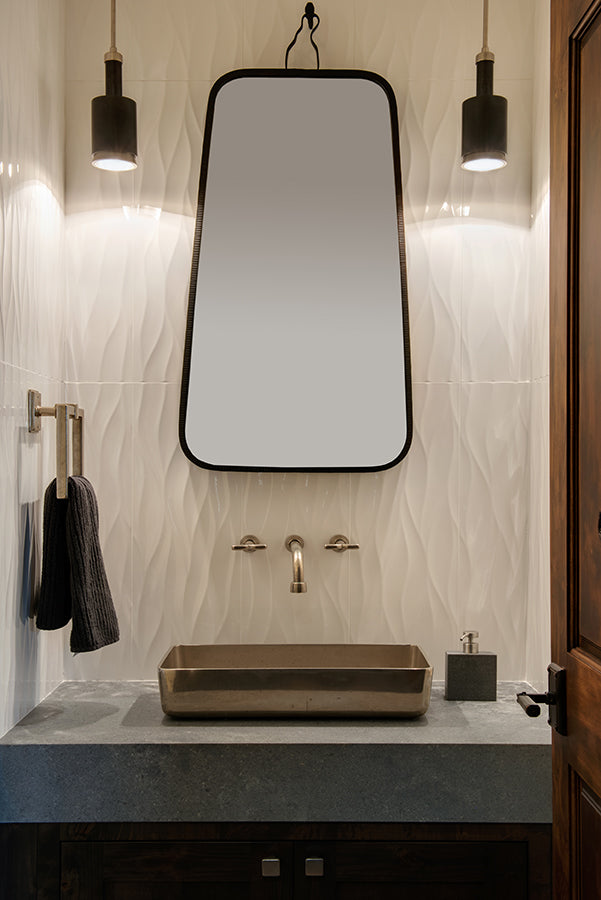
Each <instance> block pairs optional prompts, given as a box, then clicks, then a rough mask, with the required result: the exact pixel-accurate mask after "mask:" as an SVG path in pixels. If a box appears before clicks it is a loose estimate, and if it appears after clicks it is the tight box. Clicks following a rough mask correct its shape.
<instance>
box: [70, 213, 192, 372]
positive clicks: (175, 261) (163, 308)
mask: <svg viewBox="0 0 601 900" xmlns="http://www.w3.org/2000/svg"><path fill="white" fill-rule="evenodd" d="M193 232H194V222H193V220H192V219H189V218H186V217H183V216H174V215H171V214H168V213H167V214H166V213H163V214H162V215H161V216H160V218H159V219H158V220H156V219H154V218H153V217H152V216H146V215H144V214H142V215H139V216H137V215H135V214H132V216H130V217H129V218H128V217H126V216H125V215H124V213H123V210H121V209H113V210H102V211H101V210H96V211H93V212H90V213H87V214H83V213H82V214H80V215H76V216H69V217H68V222H67V238H66V241H67V262H68V278H69V284H70V304H71V315H70V318H69V325H68V329H67V353H68V374H69V377H70V378H76V379H80V380H82V381H104V380H106V381H132V380H135V381H179V380H180V378H181V367H182V359H183V347H184V338H185V323H186V309H187V302H188V282H189V277H190V276H189V273H190V265H191V259H192V238H193ZM90 338H91V339H90ZM82 350H85V352H82Z"/></svg>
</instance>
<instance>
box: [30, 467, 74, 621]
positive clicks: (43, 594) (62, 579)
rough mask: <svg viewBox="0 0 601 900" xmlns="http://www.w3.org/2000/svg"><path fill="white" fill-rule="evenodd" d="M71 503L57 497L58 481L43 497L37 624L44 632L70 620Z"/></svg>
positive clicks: (51, 484) (49, 486)
mask: <svg viewBox="0 0 601 900" xmlns="http://www.w3.org/2000/svg"><path fill="white" fill-rule="evenodd" d="M68 503H69V501H68V500H59V499H58V498H57V496H56V478H54V479H53V480H52V481H51V482H50V484H49V485H48V487H47V488H46V493H45V494H44V526H43V537H42V547H43V551H42V583H41V585H40V596H39V600H38V608H37V614H36V624H37V626H38V628H42V629H44V631H53V630H54V629H55V628H62V627H63V625H66V624H67V622H68V621H69V619H70V618H71V587H70V565H69V554H68V551H67V505H68Z"/></svg>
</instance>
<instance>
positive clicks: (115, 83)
mask: <svg viewBox="0 0 601 900" xmlns="http://www.w3.org/2000/svg"><path fill="white" fill-rule="evenodd" d="M122 66H123V56H122V55H121V54H120V53H119V51H118V50H117V46H116V43H115V0H111V46H110V49H109V51H108V53H105V54H104V67H105V82H106V94H104V95H103V96H101V97H94V99H93V100H92V165H93V166H96V168H97V169H107V170H108V171H110V172H126V171H127V170H129V169H135V168H136V166H137V165H138V139H137V128H136V103H135V100H132V99H131V98H130V97H123V95H122V77H121V68H122Z"/></svg>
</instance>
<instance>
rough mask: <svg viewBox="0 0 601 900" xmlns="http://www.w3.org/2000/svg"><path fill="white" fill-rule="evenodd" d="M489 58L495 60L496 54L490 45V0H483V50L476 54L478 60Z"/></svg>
mask: <svg viewBox="0 0 601 900" xmlns="http://www.w3.org/2000/svg"><path fill="white" fill-rule="evenodd" d="M483 59H489V60H492V62H494V59H495V54H494V53H493V52H492V51H491V49H490V47H489V46H488V0H482V50H481V51H480V53H478V55H477V56H476V62H477V63H478V62H482V60H483Z"/></svg>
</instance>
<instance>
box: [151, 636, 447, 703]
mask: <svg viewBox="0 0 601 900" xmlns="http://www.w3.org/2000/svg"><path fill="white" fill-rule="evenodd" d="M295 652H296V654H297V658H296V659H294V658H293V659H292V660H291V659H290V654H294V653H295ZM203 653H206V656H207V658H206V659H205V660H204V661H203V658H202V657H203ZM186 654H187V657H186ZM228 654H229V655H228ZM254 654H256V656H254ZM265 654H266V655H267V657H268V660H269V661H270V662H271V664H270V665H266V664H265V658H264V656H265ZM305 654H306V655H308V657H309V662H308V661H307V659H306V657H305V656H304V655H305ZM337 654H338V655H337ZM365 654H367V656H368V659H369V664H368V665H366V664H365V660H364V656H365ZM340 655H342V657H343V661H344V662H345V663H346V664H345V665H340ZM190 656H193V662H194V665H192V664H190V659H189V657H190ZM362 658H363V664H362V665H361V664H360V662H361V659H362ZM376 658H377V662H376ZM225 659H229V661H230V664H228V665H224V664H223V661H224V660H225ZM316 660H319V661H320V663H321V664H319V665H316V664H315V661H316ZM310 662H313V665H311V664H310ZM391 662H394V663H396V664H394V665H391ZM178 663H179V664H178ZM184 663H186V664H184ZM219 663H220V664H219ZM400 663H402V664H400ZM408 663H412V664H411V665H408ZM432 672H433V669H432V666H431V665H430V664H429V663H428V661H427V659H426V657H425V656H424V654H423V651H422V650H421V648H420V647H419V646H418V645H417V644H176V645H175V646H173V647H171V649H170V650H169V651H168V652H167V654H166V655H165V657H164V658H163V660H162V661H161V663H160V665H159V667H158V677H159V688H160V696H161V705H162V707H163V711H164V712H165V713H166V714H167V715H169V716H174V717H176V718H200V719H202V718H250V717H253V718H254V717H261V718H273V717H277V718H290V717H293V718H294V717H305V718H307V717H310V718H313V717H328V718H340V717H345V718H353V717H363V718H374V717H386V718H392V717H394V718H415V717H417V716H420V715H423V714H424V713H425V712H426V710H427V709H428V706H429V703H430V693H431V688H432Z"/></svg>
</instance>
